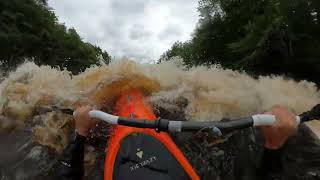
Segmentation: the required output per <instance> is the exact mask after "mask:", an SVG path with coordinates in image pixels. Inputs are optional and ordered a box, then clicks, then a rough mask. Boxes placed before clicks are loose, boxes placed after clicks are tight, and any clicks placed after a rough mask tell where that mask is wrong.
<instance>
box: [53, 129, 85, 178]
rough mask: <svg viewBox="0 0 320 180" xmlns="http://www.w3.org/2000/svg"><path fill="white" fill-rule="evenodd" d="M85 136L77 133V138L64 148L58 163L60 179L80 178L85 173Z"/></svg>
mask: <svg viewBox="0 0 320 180" xmlns="http://www.w3.org/2000/svg"><path fill="white" fill-rule="evenodd" d="M85 139H86V138H85V137H84V136H80V135H75V138H73V140H71V142H70V143H69V144H68V145H67V147H66V148H65V149H64V151H63V153H62V156H61V158H60V160H59V162H58V163H59V164H58V177H59V179H60V180H80V179H82V177H83V175H84V165H83V161H84V144H85Z"/></svg>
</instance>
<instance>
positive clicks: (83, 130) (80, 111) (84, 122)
mask: <svg viewBox="0 0 320 180" xmlns="http://www.w3.org/2000/svg"><path fill="white" fill-rule="evenodd" d="M91 110H92V108H91V107H90V106H82V107H79V108H77V110H76V111H75V115H74V119H75V129H76V132H77V133H78V134H80V135H81V136H85V137H86V136H88V134H89V132H90V129H91V128H92V127H93V126H94V125H95V124H96V123H97V120H95V119H92V118H91V117H90V116H89V112H90V111H91Z"/></svg>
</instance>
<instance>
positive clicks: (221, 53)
mask: <svg viewBox="0 0 320 180" xmlns="http://www.w3.org/2000/svg"><path fill="white" fill-rule="evenodd" d="M198 11H199V14H200V17H199V21H198V25H197V27H196V29H195V30H194V33H193V35H192V38H191V39H190V40H189V41H186V42H176V43H174V44H173V46H172V47H171V49H169V50H168V51H166V52H165V53H164V54H163V55H162V56H161V58H160V60H159V61H165V60H169V59H170V57H173V56H180V57H182V58H183V59H184V63H185V64H186V65H188V66H197V65H211V64H221V65H222V66H223V67H226V68H231V69H235V70H245V71H246V72H248V73H250V74H252V75H269V74H277V75H279V74H280V75H286V76H289V77H292V78H295V79H297V80H301V79H307V80H310V81H313V82H315V83H317V84H320V1H319V0H294V1H292V0H200V1H199V5H198Z"/></svg>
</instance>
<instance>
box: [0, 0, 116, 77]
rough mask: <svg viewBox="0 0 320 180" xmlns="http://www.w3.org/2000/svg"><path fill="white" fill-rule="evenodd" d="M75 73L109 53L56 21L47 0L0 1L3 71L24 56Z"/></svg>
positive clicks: (20, 61)
mask: <svg viewBox="0 0 320 180" xmlns="http://www.w3.org/2000/svg"><path fill="white" fill-rule="evenodd" d="M26 58H27V59H32V60H33V61H34V62H35V63H37V64H48V65H52V66H59V67H61V68H67V69H68V70H70V71H72V72H73V73H77V72H79V71H81V70H83V69H84V68H86V67H88V66H90V65H91V64H97V63H98V62H99V60H103V61H105V63H108V62H109V61H110V56H109V55H108V53H107V52H105V51H102V50H101V49H100V48H99V47H97V46H95V45H92V44H90V43H85V42H83V41H82V40H81V38H80V36H79V35H78V34H77V32H76V30H75V29H73V28H71V29H67V28H66V26H65V25H63V24H59V23H58V21H57V17H56V16H55V14H54V12H53V11H52V10H51V9H50V8H49V7H48V6H47V4H46V0H1V1H0V61H1V66H0V67H1V68H2V69H3V70H5V71H8V70H11V69H13V68H15V67H16V66H17V65H19V64H21V63H23V62H24V61H25V59H26Z"/></svg>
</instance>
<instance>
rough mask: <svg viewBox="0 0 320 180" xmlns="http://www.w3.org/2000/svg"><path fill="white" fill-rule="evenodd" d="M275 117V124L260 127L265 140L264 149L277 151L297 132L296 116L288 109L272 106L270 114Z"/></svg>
mask: <svg viewBox="0 0 320 180" xmlns="http://www.w3.org/2000/svg"><path fill="white" fill-rule="evenodd" d="M266 114H272V115H274V116H275V117H276V122H275V124H273V125H270V126H261V131H262V134H263V136H264V138H265V140H266V143H265V147H266V148H268V149H279V148H280V147H282V146H283V144H284V143H285V142H286V141H287V140H288V138H289V137H290V136H292V135H294V134H295V133H296V132H297V130H298V123H297V122H296V115H295V114H294V113H293V112H291V111H290V110H289V109H288V108H286V107H283V106H274V107H273V108H272V110H271V112H267V113H266Z"/></svg>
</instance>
